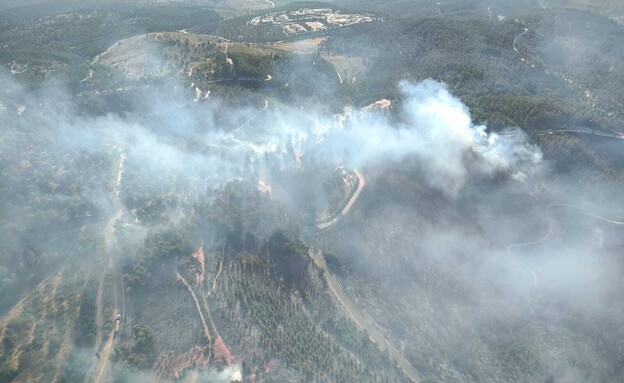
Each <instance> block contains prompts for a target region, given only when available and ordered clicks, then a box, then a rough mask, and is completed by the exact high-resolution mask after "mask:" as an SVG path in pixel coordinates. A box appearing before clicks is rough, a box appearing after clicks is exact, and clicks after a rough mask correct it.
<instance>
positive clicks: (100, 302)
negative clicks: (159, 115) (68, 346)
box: [87, 149, 126, 383]
mask: <svg viewBox="0 0 624 383" xmlns="http://www.w3.org/2000/svg"><path fill="white" fill-rule="evenodd" d="M125 159H126V153H125V152H124V151H123V149H119V157H118V158H117V160H116V161H115V162H114V168H115V172H114V173H113V179H112V190H111V195H112V201H113V204H114V206H115V207H116V208H118V209H119V210H117V213H116V214H115V215H114V216H112V217H111V218H110V219H109V220H108V222H107V223H106V227H105V228H104V232H103V236H104V242H105V243H106V251H107V254H108V256H107V259H106V265H105V266H104V270H99V279H98V287H97V295H96V300H95V306H96V315H95V323H96V333H95V345H94V350H95V352H100V349H101V352H100V357H99V360H98V361H97V363H95V366H92V367H91V369H90V373H88V374H87V381H89V378H90V377H92V376H94V375H95V378H94V380H93V382H94V383H99V381H100V379H101V378H102V376H103V375H104V372H105V371H106V367H107V364H108V359H109V356H110V352H111V350H112V348H113V340H114V337H115V332H116V328H115V327H116V326H113V329H112V330H111V332H110V334H109V336H108V340H107V342H106V344H105V345H104V347H102V339H103V337H104V334H103V327H104V323H105V321H106V320H113V318H105V317H104V276H105V275H106V270H109V269H111V270H113V273H114V275H115V276H114V278H113V289H114V296H115V308H114V313H115V314H117V313H119V314H121V315H122V320H121V322H122V323H123V316H124V314H125V298H124V292H123V287H121V290H120V286H119V283H120V282H121V283H123V281H118V279H121V273H120V272H119V271H118V270H117V267H116V263H117V262H116V260H115V257H114V254H113V252H112V251H111V249H112V248H113V245H114V241H115V224H116V223H117V221H118V220H119V219H121V217H122V216H123V209H122V208H121V207H120V206H119V189H120V186H121V181H122V175H123V171H124V170H123V167H124V161H125ZM119 301H122V302H123V303H122V310H121V312H120V311H119V309H118V305H119ZM93 369H95V374H93V372H92V371H93Z"/></svg>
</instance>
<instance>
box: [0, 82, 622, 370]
mask: <svg viewBox="0 0 624 383" xmlns="http://www.w3.org/2000/svg"><path fill="white" fill-rule="evenodd" d="M0 80H1V82H2V83H3V84H7V86H6V87H5V90H4V92H3V93H2V95H1V97H2V98H1V99H0V102H1V104H2V105H4V106H5V108H4V109H1V108H0V121H4V122H6V126H7V128H6V129H3V130H2V132H1V133H0V145H1V146H0V148H2V150H3V151H5V154H6V153H9V152H11V153H12V154H13V155H11V156H3V157H2V158H3V163H2V168H3V170H6V171H8V172H9V173H10V174H11V175H12V176H13V178H12V182H15V183H17V184H20V183H21V184H23V186H24V187H26V183H27V182H29V180H28V179H27V178H20V176H23V177H26V176H25V175H24V174H26V173H20V172H18V171H17V170H15V169H19V164H20V163H21V161H23V160H24V156H23V155H20V154H19V151H20V150H23V147H24V144H23V142H22V141H21V140H23V138H24V137H27V139H30V138H31V137H33V136H36V135H40V137H39V139H38V141H37V142H36V143H35V146H34V149H33V148H30V149H29V150H32V151H40V152H46V150H47V149H46V148H53V149H54V152H55V153H56V154H55V155H54V156H52V155H51V157H53V158H51V159H50V158H42V159H40V161H39V162H37V163H34V164H33V166H34V167H37V168H38V169H42V170H41V172H43V169H46V168H45V167H44V166H43V165H42V164H45V163H46V161H52V162H54V161H57V162H58V163H59V164H63V163H66V162H71V161H67V157H71V156H75V157H77V156H80V155H89V156H97V155H98V154H102V153H103V154H105V156H107V158H108V160H111V158H114V156H116V155H117V154H116V153H117V149H114V148H119V149H120V150H123V152H124V153H126V155H127V160H126V163H125V166H126V169H125V170H124V176H123V181H122V185H121V187H122V195H125V196H128V195H137V198H139V197H145V198H153V196H157V195H161V194H163V193H165V192H166V193H170V194H171V195H173V196H175V197H178V198H179V199H180V200H183V201H185V203H187V204H189V205H190V204H192V202H193V201H195V200H198V199H200V198H204V197H205V192H206V190H209V189H211V188H214V187H216V186H218V185H220V184H224V183H227V182H229V181H232V180H236V179H251V180H252V181H253V182H257V181H258V180H260V181H262V182H263V185H265V187H268V188H270V184H268V183H265V182H269V180H265V175H266V173H267V172H268V171H267V168H269V167H270V165H269V163H268V162H270V161H274V162H275V163H277V165H275V166H274V167H276V168H278V169H288V168H300V167H306V166H310V167H311V166H312V165H311V164H312V163H313V164H314V166H319V167H321V166H325V167H328V168H334V167H337V166H345V167H346V168H358V169H379V168H382V169H385V170H388V172H389V173H391V172H392V169H393V167H395V165H396V166H397V167H398V165H401V166H404V165H405V164H406V163H407V164H408V165H409V166H410V167H411V168H414V169H417V170H418V172H417V173H418V177H416V178H415V179H405V178H401V177H400V176H396V179H398V180H399V181H400V182H399V183H398V184H399V188H405V189H409V190H410V192H412V190H416V191H414V192H413V194H410V196H413V197H414V198H413V199H414V200H415V201H417V202H412V201H410V203H404V204H401V201H399V202H397V201H393V203H392V204H391V205H389V206H386V205H383V204H380V205H379V206H376V205H374V203H373V202H371V200H372V197H370V195H372V194H375V193H378V194H383V193H388V194H390V191H389V190H387V189H384V188H383V187H382V186H383V185H382V186H378V189H375V181H377V180H375V179H374V178H375V176H377V178H379V179H384V176H385V175H379V174H376V175H375V176H372V177H371V178H372V180H371V182H370V183H369V186H367V188H369V189H372V190H373V191H372V192H371V191H369V189H367V190H366V191H365V192H364V194H365V195H366V193H369V197H366V196H364V197H362V199H363V200H364V202H360V204H362V205H363V206H362V207H360V209H361V211H363V212H364V213H363V214H362V215H363V216H364V217H368V218H366V219H362V220H363V221H364V222H359V223H355V224H354V227H352V228H351V227H350V228H348V229H345V230H344V232H343V233H342V234H341V235H343V238H342V239H339V240H338V239H336V243H334V244H332V245H334V246H335V247H336V248H337V249H338V252H339V255H340V256H343V257H344V258H347V259H349V260H351V261H353V260H354V259H356V260H357V265H358V267H359V268H361V269H363V270H365V273H371V274H373V273H376V274H375V275H376V276H378V277H379V278H380V279H381V280H382V282H383V285H382V286H380V287H379V288H380V289H381V290H383V291H384V293H388V291H391V292H392V293H393V294H395V293H396V291H397V290H398V291H401V292H402V294H401V297H399V298H396V297H394V295H393V294H390V293H388V296H393V299H396V301H391V303H397V302H398V303H400V304H398V303H397V306H399V309H397V310H396V312H395V311H393V312H395V315H396V317H398V318H401V319H402V320H405V322H406V323H408V324H409V326H411V328H419V329H420V331H421V332H420V333H418V334H416V335H413V337H411V338H409V341H410V342H413V344H426V345H427V344H428V345H429V346H431V348H432V349H437V350H439V353H440V354H441V355H442V356H440V355H438V357H439V359H438V361H439V360H442V361H446V362H448V364H449V365H453V362H452V361H450V359H452V357H453V356H454V355H456V354H453V353H454V352H458V351H456V350H454V348H456V349H457V350H462V351H465V350H467V349H469V347H472V346H474V347H486V346H484V343H486V340H483V339H486V335H487V334H486V332H487V331H486V330H492V328H491V327H488V326H489V322H490V321H499V322H500V321H502V322H505V321H506V320H507V319H508V316H513V315H516V316H518V317H521V318H523V319H524V318H527V317H528V318H529V319H530V320H531V322H530V323H536V322H535V321H538V320H542V321H543V322H540V323H541V324H544V323H546V324H545V325H544V326H545V328H549V327H548V326H551V325H553V323H555V324H556V323H558V322H557V321H558V320H559V319H560V318H559V317H557V315H559V312H558V311H557V310H556V308H557V305H560V304H563V305H566V306H570V307H572V308H573V309H574V310H577V311H575V312H581V313H582V314H583V315H587V316H591V315H596V316H598V317H601V318H602V317H605V316H606V317H610V318H615V319H614V320H616V321H617V320H619V321H621V317H618V315H620V314H621V312H622V307H620V306H621V305H615V308H614V309H613V310H612V311H610V310H609V308H608V307H609V305H610V304H611V303H613V299H614V296H615V295H614V290H615V289H614V286H619V285H620V284H621V283H619V282H618V276H619V275H620V274H621V268H620V267H619V266H618V265H617V261H615V260H614V259H613V258H611V256H612V255H613V254H614V253H615V251H614V249H617V248H618V245H619V241H618V240H617V239H613V236H611V237H609V234H613V231H612V230H613V229H612V228H611V227H610V226H608V225H602V226H601V225H600V224H598V225H597V224H596V222H594V221H591V217H588V216H587V215H586V214H583V213H582V212H579V211H577V212H575V213H576V215H571V216H565V214H563V213H562V212H561V211H560V210H557V209H555V208H548V207H546V206H548V205H546V203H552V202H566V203H573V204H582V203H585V201H586V199H587V196H588V194H586V190H579V191H576V192H575V193H574V195H567V196H566V199H565V201H561V198H562V196H564V195H565V193H564V192H563V190H566V189H567V188H568V186H569V185H567V184H565V183H559V182H556V181H551V180H549V179H548V177H549V176H550V175H551V174H549V169H548V166H547V164H546V163H545V161H544V160H543V156H542V153H541V151H540V149H539V148H538V147H537V146H535V145H533V144H531V143H530V142H529V140H528V138H527V136H526V134H525V133H524V132H523V131H522V130H521V129H519V128H517V127H510V128H508V129H505V130H503V131H501V132H498V133H496V132H491V131H489V130H488V128H487V127H486V126H483V125H478V124H475V123H474V122H473V121H472V118H471V115H470V111H469V109H468V107H467V106H466V105H464V104H463V103H462V102H461V100H460V99H458V98H457V97H454V96H453V95H452V94H451V93H450V92H449V89H448V88H447V86H446V85H445V84H442V83H440V82H436V81H433V80H425V81H423V82H420V83H412V82H402V83H400V84H399V85H398V87H399V90H400V94H401V97H400V100H399V102H398V105H399V106H398V110H396V115H392V116H391V115H389V113H387V112H379V111H361V110H359V109H358V108H355V107H350V108H345V110H344V112H343V113H341V114H331V113H328V112H327V111H326V109H325V108H324V106H323V105H316V106H314V105H308V106H306V108H305V109H301V108H296V107H294V106H292V105H283V104H279V103H276V101H274V100H270V101H269V100H267V104H270V105H269V106H268V107H267V108H266V109H263V108H262V106H260V107H258V108H257V110H254V109H252V108H248V107H240V108H232V107H225V106H224V105H223V104H221V103H220V101H219V100H218V99H213V98H212V96H211V98H210V99H208V100H206V101H205V102H201V103H192V102H189V97H192V95H191V94H190V91H189V93H188V94H187V93H185V92H184V91H183V90H180V88H179V84H171V83H166V82H165V83H163V84H161V85H160V86H153V87H152V88H150V89H147V90H142V91H140V92H138V93H137V95H138V97H141V98H142V101H141V102H137V103H136V104H135V105H133V109H130V110H129V111H128V113H126V114H124V115H120V114H117V113H107V114H104V115H90V114H85V113H84V112H83V111H80V110H79V109H80V108H79V107H78V106H76V104H77V102H76V100H73V99H72V96H69V95H68V94H67V92H65V91H64V90H63V89H62V88H59V87H55V86H50V87H48V88H47V89H45V90H43V91H39V92H38V93H35V94H34V95H33V94H32V93H31V92H27V91H25V90H24V89H22V88H21V87H20V86H19V84H17V83H16V82H15V81H13V79H12V78H11V77H10V76H9V75H8V74H6V73H0ZM172 89H177V90H176V91H172ZM59 102H62V103H64V104H63V107H60V108H59V107H58V103H59ZM21 105H26V106H27V109H26V111H24V112H23V113H21V114H20V113H19V106H21ZM67 153H69V154H67ZM5 161H6V162H5ZM249 163H252V164H255V165H257V166H256V168H260V169H261V170H260V171H257V172H254V171H252V170H250V165H249ZM80 165H81V164H75V163H74V164H73V167H72V168H71V169H69V168H68V169H69V171H70V172H71V173H70V174H69V176H67V178H70V177H71V176H78V175H81V174H82V173H81V172H83V171H84V170H83V169H81V168H80ZM57 167H58V166H57ZM252 168H253V166H252ZM108 169H109V167H107V166H102V167H101V168H98V169H96V170H88V171H86V172H87V176H89V177H91V178H90V179H96V178H98V177H99V178H102V179H103V181H100V182H95V181H93V182H91V181H90V182H88V183H84V182H82V180H83V179H84V178H81V181H80V182H78V183H80V184H82V185H81V186H82V188H81V189H80V190H77V191H76V193H77V194H79V195H80V196H81V198H83V199H84V200H87V201H91V202H92V203H93V204H94V205H95V206H96V207H97V208H98V209H99V210H100V211H101V212H100V215H104V213H105V212H108V211H111V210H112V207H111V206H110V205H111V202H110V201H109V200H108V199H107V198H105V197H103V196H106V195H107V194H108V192H109V187H110V183H109V182H108V181H107V180H106V179H107V178H108V177H109V175H108V173H106V172H107V171H108ZM52 170H54V172H53V171H52ZM45 171H47V172H48V173H45V177H42V178H44V179H46V181H48V179H56V178H55V177H54V176H53V175H54V174H56V173H55V172H57V171H58V169H56V168H54V169H51V170H50V169H48V170H45ZM90 171H93V173H89V172H90ZM39 175H40V174H35V175H34V176H37V177H38V176H39ZM365 175H366V176H368V174H366V172H365ZM500 175H503V176H504V177H501V178H503V179H504V180H505V182H502V183H501V184H496V183H495V182H491V183H489V181H491V180H492V179H496V178H497V177H498V176H500ZM34 176H33V177H34ZM46 177H47V178H46ZM254 177H255V178H254ZM482 180H485V181H488V182H484V184H483V185H480V184H478V181H482ZM46 185H47V184H46ZM267 185H268V186H267ZM63 190H64V189H63V188H58V189H53V190H48V189H42V190H41V191H40V193H42V194H43V193H44V192H45V193H48V194H46V196H47V197H49V198H52V199H54V200H55V201H56V202H57V203H60V201H63V202H64V203H65V202H67V201H72V200H73V198H74V196H70V195H68V193H67V192H66V191H63ZM609 193H611V191H605V195H604V196H602V195H595V196H596V198H597V199H596V201H599V202H597V203H596V205H598V206H599V207H600V208H601V211H613V210H611V209H610V208H609V207H610V206H612V205H613V201H611V203H609V201H608V198H609V195H610V194H609ZM275 194H277V193H275ZM432 195H434V196H435V198H433V197H431V196H432ZM611 195H612V193H611ZM2 198H3V199H6V200H9V199H11V197H10V196H9V195H7V193H3V195H2ZM367 198H369V199H368V200H367ZM389 198H391V197H389ZM542 200H544V201H546V203H543V202H542ZM422 201H425V202H422ZM431 201H433V202H432V203H431V205H430V206H429V205H426V204H427V203H429V202H431ZM513 201H519V202H518V205H519V206H521V208H517V207H516V206H512V204H513ZM536 201H537V202H536ZM122 203H127V201H125V200H122ZM366 203H368V205H367V204H366ZM17 205H18V206H17V207H16V208H17V210H21V211H23V212H27V211H28V209H27V207H26V206H19V203H18V204H17ZM510 206H511V208H510ZM128 208H131V206H128ZM523 209H524V210H523ZM510 210H513V213H514V214H515V213H517V210H522V211H521V213H527V212H528V214H525V215H518V216H514V215H513V214H510ZM466 211H469V213H466ZM471 214H472V215H471ZM528 215H530V217H527V216H528ZM370 217H373V218H370ZM431 217H434V218H433V219H430V218H431ZM457 217H460V218H457ZM566 217H567V218H568V219H566ZM20 219H21V220H23V221H27V222H24V223H23V224H24V225H25V226H28V225H33V224H34V223H35V222H36V221H37V217H36V216H33V215H28V214H23V218H20ZM454 220H456V222H452V221H454ZM576 222H582V223H583V224H579V225H578V226H576V225H575V223H576ZM464 226H465V227H464ZM587 233H591V235H589V236H587V235H586V234H587ZM542 238H545V239H544V240H543V241H541V239H542ZM609 238H611V239H609ZM331 239H332V238H331V236H330V240H331ZM344 242H349V245H348V246H347V245H345V244H344ZM511 245H516V246H511ZM356 257H357V258H356ZM0 267H2V265H0ZM0 270H2V269H1V268H0ZM389 275H391V276H392V278H390V279H391V280H388V279H389V278H388V276H389ZM345 283H348V282H345ZM458 286H459V287H458ZM384 288H387V290H384ZM352 290H357V289H352ZM457 291H460V292H461V293H458V292H457ZM406 292H407V294H406ZM462 294H464V295H462ZM458 296H459V297H460V298H461V299H460V298H458ZM466 296H468V298H466V299H465V300H462V299H463V298H465V297H466ZM475 297H477V298H475ZM360 298H361V297H360ZM362 300H364V299H362ZM457 301H460V302H459V303H458V302H457ZM527 301H528V302H529V303H526V302H527ZM415 302H416V303H418V304H419V305H422V306H418V307H425V308H426V309H428V310H423V311H424V313H418V314H414V313H413V312H411V311H410V310H411V309H406V307H414V305H415ZM535 302H537V303H535ZM544 302H546V303H544ZM531 305H533V306H531ZM527 306H528V308H527ZM432 307H433V308H432ZM440 307H441V308H440ZM541 308H544V310H545V312H546V311H547V310H551V311H548V315H546V314H544V316H543V317H546V319H543V317H539V316H538V315H537V314H536V313H538V312H539V311H540V309H541ZM386 309H387V310H386V311H384V312H389V311H390V309H394V307H386ZM552 312H555V313H554V314H553V313H552ZM445 313H446V315H444V314H445ZM605 313H606V314H605ZM607 314H608V315H607ZM561 315H563V314H561ZM570 317H572V319H570ZM618 318H619V319H618ZM376 319H377V320H378V321H379V320H380V319H383V318H376ZM566 319H568V320H576V319H575V318H573V315H568V316H567V317H566ZM381 323H382V325H384V326H386V327H387V328H390V329H391V331H394V332H395V335H394V337H395V339H396V338H399V339H400V338H401V337H400V334H403V331H404V330H405V328H401V329H399V330H397V329H396V328H393V326H392V325H393V323H394V322H388V323H383V322H381ZM439 323H446V324H448V328H451V329H466V328H471V329H479V330H474V331H477V335H474V334H473V335H472V336H466V337H465V338H464V337H463V336H459V335H458V336H457V337H456V338H457V339H461V340H465V342H466V345H465V346H464V347H465V348H462V347H460V346H461V345H460V346H458V345H457V343H460V342H459V341H458V340H457V339H454V340H450V338H452V336H451V335H449V334H450V332H449V333H445V330H444V329H442V328H440V327H441V325H439ZM432 324H438V326H434V325H432ZM502 328H504V329H507V328H506V327H505V326H504V325H503V326H502ZM484 329H485V330H484ZM449 331H450V330H449ZM501 331H504V330H501ZM397 334H399V335H397ZM410 336H412V335H410ZM479 337H481V338H479ZM476 338H478V339H476ZM562 338H565V337H564V336H562ZM432 339H441V340H440V341H439V342H440V343H437V344H436V343H435V341H433V340H432ZM571 339H572V338H571V337H567V338H565V339H564V340H562V341H561V343H559V344H556V345H555V346H553V343H547V345H546V347H545V348H546V349H547V350H548V352H551V353H553V354H556V352H557V351H558V347H560V348H561V349H564V350H566V351H567V350H568V348H567V347H568V346H569V345H572V344H573V343H574V342H573V341H572V340H571ZM582 341H584V342H589V341H588V340H587V338H583V339H582ZM428 342H430V343H428ZM544 342H546V341H544ZM561 344H563V345H564V346H561ZM453 345H454V346H453ZM475 345H476V346H475ZM570 347H571V346H570ZM553 350H554V351H553ZM488 352H492V351H491V350H490V351H488ZM572 354H574V355H573V356H574V357H578V355H583V353H580V354H575V353H572ZM568 355H571V354H566V356H564V357H559V356H557V357H552V359H553V360H552V361H549V362H548V363H551V364H552V365H558V364H559V365H565V366H568V362H567V361H565V360H564V359H565V358H566V357H567V356H568ZM464 357H465V355H464ZM487 357H489V358H495V357H496V356H495V355H493V354H491V353H490V354H487ZM483 359H484V360H485V359H486V358H485V357H484V358H483ZM562 360H563V361H562ZM427 363H428V361H422V364H423V365H425V364H427ZM240 374H241V371H240V367H239V366H233V367H232V368H228V369H226V370H224V371H221V372H217V371H211V372H208V373H206V376H203V377H202V379H201V381H214V382H221V381H224V382H227V381H231V380H236V379H239V378H240Z"/></svg>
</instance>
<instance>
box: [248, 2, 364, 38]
mask: <svg viewBox="0 0 624 383" xmlns="http://www.w3.org/2000/svg"><path fill="white" fill-rule="evenodd" d="M374 20H376V18H375V17H374V16H373V15H370V14H348V13H340V11H335V12H334V11H333V10H331V9H329V8H317V9H308V8H304V9H298V10H295V11H284V12H274V13H269V14H267V15H264V16H258V17H254V18H253V19H251V20H250V21H249V23H248V24H249V25H250V26H260V25H274V26H280V27H282V30H283V31H284V33H285V34H286V35H288V36H291V35H297V34H301V33H307V32H318V31H323V30H326V29H332V28H339V27H345V26H348V25H354V24H360V23H368V22H372V21H374Z"/></svg>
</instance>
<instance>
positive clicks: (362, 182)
mask: <svg viewBox="0 0 624 383" xmlns="http://www.w3.org/2000/svg"><path fill="white" fill-rule="evenodd" d="M353 172H354V173H355V175H356V176H357V178H358V187H357V189H356V190H355V193H353V195H352V196H351V199H349V202H348V203H347V206H345V207H344V209H342V211H341V212H340V214H338V215H337V216H336V217H334V219H332V220H329V221H327V222H323V223H319V224H318V225H316V228H317V229H319V230H323V229H327V228H328V227H330V226H333V225H335V224H336V223H337V222H338V221H340V220H341V219H342V218H344V217H345V216H346V215H347V214H349V210H351V208H352V207H353V205H354V204H355V202H356V201H357V199H358V197H359V196H360V193H362V189H364V185H366V179H365V178H364V176H363V175H362V173H360V172H359V170H357V169H353Z"/></svg>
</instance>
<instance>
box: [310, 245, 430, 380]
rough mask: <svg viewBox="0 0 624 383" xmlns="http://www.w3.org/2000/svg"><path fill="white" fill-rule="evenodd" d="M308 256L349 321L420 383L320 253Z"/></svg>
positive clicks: (407, 362)
mask: <svg viewBox="0 0 624 383" xmlns="http://www.w3.org/2000/svg"><path fill="white" fill-rule="evenodd" d="M309 254H310V257H311V258H312V260H313V261H314V263H315V264H316V266H317V267H319V268H320V269H321V270H323V272H324V275H325V280H326V281H327V285H328V286H329V289H330V290H331V292H332V294H334V296H335V297H336V299H338V302H340V304H341V305H342V308H343V309H344V310H345V312H346V313H347V315H348V316H349V317H350V318H351V320H353V322H355V324H356V325H357V327H358V328H360V329H361V330H366V331H367V332H368V337H369V339H370V340H371V341H372V342H374V343H376V344H377V345H378V346H379V348H381V349H382V350H386V351H388V354H390V358H391V359H392V360H394V361H395V362H396V363H397V365H398V366H399V368H400V369H401V370H402V371H403V372H404V373H405V375H406V376H407V377H408V378H409V379H410V380H411V381H413V382H415V383H418V382H420V378H419V376H418V372H416V369H414V367H413V366H412V365H411V363H410V362H409V361H408V360H407V359H405V357H404V356H403V355H401V353H400V352H399V351H398V350H397V349H396V348H395V347H394V346H393V345H392V344H391V343H390V342H389V341H388V340H387V339H386V338H385V337H384V336H383V335H382V334H381V332H379V330H378V329H377V327H378V326H377V324H375V323H373V322H371V321H370V320H369V319H368V318H366V317H365V316H364V315H363V314H362V313H361V312H360V310H359V309H358V308H357V306H355V304H354V303H353V302H352V301H351V299H350V298H349V296H348V295H347V293H346V292H345V291H344V289H343V288H342V284H341V283H340V281H338V279H337V278H336V277H335V276H334V275H333V274H332V273H331V272H330V271H329V269H328V268H327V265H326V264H325V259H324V258H323V255H322V254H321V252H320V251H315V250H313V249H311V250H310V252H309Z"/></svg>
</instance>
